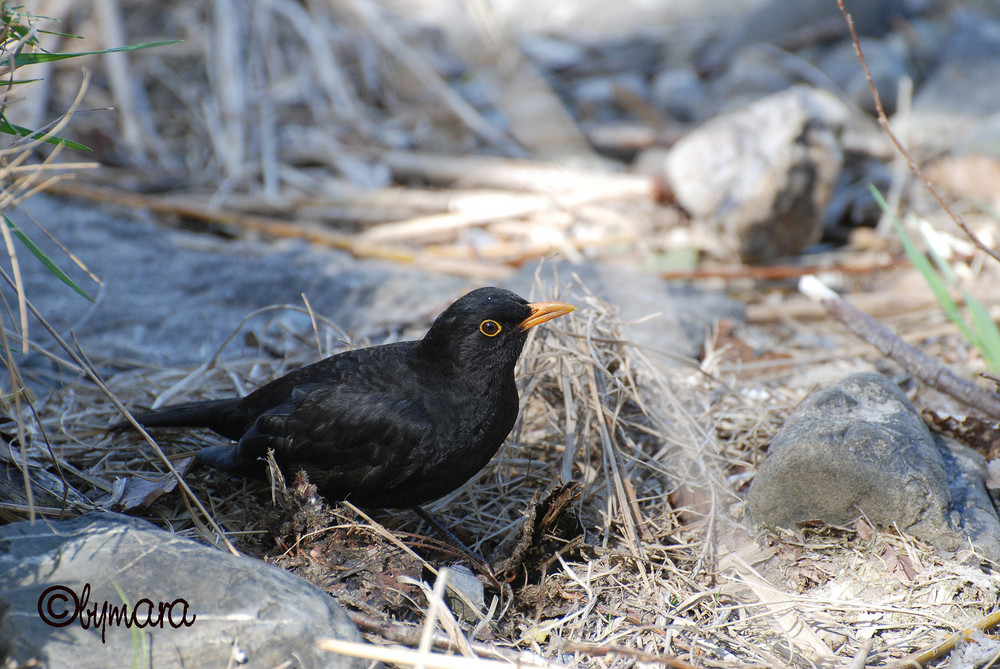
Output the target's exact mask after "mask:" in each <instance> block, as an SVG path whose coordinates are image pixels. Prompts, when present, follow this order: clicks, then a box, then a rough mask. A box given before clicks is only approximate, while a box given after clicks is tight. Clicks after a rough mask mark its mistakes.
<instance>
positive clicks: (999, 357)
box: [965, 293, 1000, 373]
mask: <svg viewBox="0 0 1000 669" xmlns="http://www.w3.org/2000/svg"><path fill="white" fill-rule="evenodd" d="M965 303H966V304H967V305H968V306H969V313H970V314H972V326H973V327H974V328H975V329H976V332H977V333H978V335H979V345H978V348H979V350H980V351H982V354H983V358H984V359H985V360H986V364H987V365H989V368H990V371H992V372H994V373H996V372H1000V329H998V328H997V324H996V323H995V322H994V321H993V319H992V318H990V312H988V311H987V310H986V307H984V306H983V304H982V302H980V301H979V300H977V299H976V298H975V297H973V296H972V295H970V294H969V293H965Z"/></svg>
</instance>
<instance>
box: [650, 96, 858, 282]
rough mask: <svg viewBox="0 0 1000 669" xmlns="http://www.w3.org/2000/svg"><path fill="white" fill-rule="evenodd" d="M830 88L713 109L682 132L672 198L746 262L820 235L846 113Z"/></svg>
mask: <svg viewBox="0 0 1000 669" xmlns="http://www.w3.org/2000/svg"><path fill="white" fill-rule="evenodd" d="M849 116H850V112H849V110H848V109H847V107H846V105H845V104H844V103H843V102H841V101H840V100H838V99H837V98H836V97H834V96H833V95H832V94H830V93H827V92H825V91H821V90H815V89H812V88H809V87H806V86H796V87H794V88H791V89H789V90H787V91H783V92H781V93H777V94H774V95H770V96H768V97H766V98H763V99H761V100H759V101H757V102H755V103H753V104H752V105H750V106H748V107H746V108H744V109H741V110H739V111H735V112H731V113H729V114H725V115H722V116H718V117H716V118H714V119H712V120H710V121H708V122H707V123H705V124H704V125H702V126H700V127H699V128H697V129H696V130H694V131H692V132H691V133H689V134H688V135H686V136H685V137H683V138H682V139H681V140H680V141H678V142H677V144H675V145H674V147H673V148H672V149H671V151H670V153H669V154H668V155H667V159H666V165H665V171H666V177H667V181H668V184H669V186H670V188H671V189H672V190H673V192H674V194H675V195H676V197H677V201H678V203H679V204H680V205H681V206H682V207H683V208H684V209H685V210H686V211H688V212H689V213H690V214H691V215H692V217H693V218H694V219H695V221H696V222H700V223H702V224H704V225H708V226H711V227H712V228H714V229H716V230H717V231H718V232H719V233H720V236H721V238H722V239H723V243H724V244H725V245H726V247H727V250H729V249H731V250H733V251H736V252H738V254H739V256H740V258H741V259H742V260H743V261H744V262H762V261H766V260H770V259H773V258H777V257H780V256H784V255H792V254H795V253H798V252H800V251H801V250H802V249H804V248H805V247H807V246H809V245H810V244H813V243H815V242H817V241H819V239H820V237H821V235H822V233H823V224H824V217H825V209H826V206H827V203H828V202H829V200H830V197H831V194H832V192H833V188H834V185H835V184H836V181H837V177H838V175H839V173H840V170H841V166H842V162H843V155H842V151H841V148H840V145H839V142H838V137H839V135H840V133H841V131H842V130H843V128H844V126H845V125H846V124H847V122H848V120H849Z"/></svg>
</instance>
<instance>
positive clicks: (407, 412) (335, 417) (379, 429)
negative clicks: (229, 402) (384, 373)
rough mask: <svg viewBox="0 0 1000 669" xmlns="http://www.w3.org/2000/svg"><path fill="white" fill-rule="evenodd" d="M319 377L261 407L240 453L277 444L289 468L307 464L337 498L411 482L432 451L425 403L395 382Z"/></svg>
mask: <svg viewBox="0 0 1000 669" xmlns="http://www.w3.org/2000/svg"><path fill="white" fill-rule="evenodd" d="M352 385H353V384H342V385H340V386H336V387H334V386H330V385H328V384H323V383H317V384H308V385H304V386H299V387H297V388H296V389H295V390H294V392H293V393H292V397H291V401H289V402H287V403H285V404H283V405H280V406H277V407H275V408H273V409H271V410H269V411H267V412H265V413H263V414H262V415H261V416H260V417H259V418H258V419H257V421H256V422H255V423H254V425H253V427H251V429H250V430H249V431H248V432H247V433H246V434H245V435H244V436H243V438H242V439H241V440H240V443H239V456H240V458H241V459H244V460H246V459H256V458H260V457H263V456H264V455H265V454H266V453H267V451H268V449H273V450H274V453H275V460H277V462H278V463H279V464H280V465H282V468H283V469H284V470H285V471H286V472H287V473H289V474H290V473H293V472H294V471H297V470H298V469H303V470H305V471H306V473H307V474H309V477H310V481H312V482H313V483H315V484H316V485H317V486H318V487H319V488H320V490H321V491H322V492H323V494H324V495H325V496H327V497H331V498H335V499H336V498H340V499H344V498H347V499H352V498H357V499H367V498H369V497H370V496H371V495H373V494H375V495H377V494H379V491H385V490H389V489H393V488H395V487H397V486H400V485H405V483H406V479H407V478H409V477H411V476H412V475H413V474H414V473H415V472H418V471H420V470H422V469H423V464H425V463H423V462H422V461H423V460H425V459H426V458H427V457H428V456H429V455H430V454H431V453H432V452H433V447H432V446H433V444H434V442H435V439H436V428H437V426H436V424H435V422H434V421H433V420H432V419H431V416H430V415H429V413H428V411H427V408H426V406H424V405H422V404H420V403H419V402H418V401H417V400H415V399H411V398H410V397H409V396H408V395H407V394H406V393H404V392H400V391H399V390H397V389H393V388H382V389H379V390H375V389H372V388H368V387H363V388H361V387H359V388H355V387H352Z"/></svg>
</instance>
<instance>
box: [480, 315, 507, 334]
mask: <svg viewBox="0 0 1000 669" xmlns="http://www.w3.org/2000/svg"><path fill="white" fill-rule="evenodd" d="M500 330H503V328H502V327H500V324H499V323H497V322H496V321H494V320H492V319H486V320H485V321H483V322H482V323H480V324H479V331H480V332H482V333H483V334H484V335H486V336H487V337H496V336H497V335H498V334H500Z"/></svg>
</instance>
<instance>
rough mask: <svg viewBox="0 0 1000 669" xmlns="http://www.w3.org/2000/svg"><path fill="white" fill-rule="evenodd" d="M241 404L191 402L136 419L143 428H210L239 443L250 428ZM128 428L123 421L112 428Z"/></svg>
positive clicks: (138, 415) (141, 414)
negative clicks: (237, 440)
mask: <svg viewBox="0 0 1000 669" xmlns="http://www.w3.org/2000/svg"><path fill="white" fill-rule="evenodd" d="M239 402H240V399H239V398H231V399H223V400H206V401H200V402H187V403H185V404H174V405H172V406H167V407H163V408H162V409H153V410H151V411H140V412H137V413H135V414H133V416H134V417H135V419H136V421H137V422H138V423H139V424H141V425H142V426H143V427H206V428H208V429H210V430H213V431H215V432H218V433H219V434H221V435H223V436H225V437H229V438H230V439H239V438H240V436H241V435H242V434H243V432H244V431H245V430H246V428H247V425H246V417H245V416H244V415H243V412H242V411H240V407H239ZM128 425H129V423H128V422H127V421H119V422H118V423H116V424H115V425H113V426H112V427H114V428H120V427H126V426H128Z"/></svg>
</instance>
